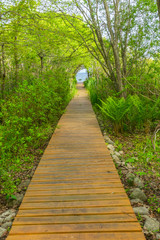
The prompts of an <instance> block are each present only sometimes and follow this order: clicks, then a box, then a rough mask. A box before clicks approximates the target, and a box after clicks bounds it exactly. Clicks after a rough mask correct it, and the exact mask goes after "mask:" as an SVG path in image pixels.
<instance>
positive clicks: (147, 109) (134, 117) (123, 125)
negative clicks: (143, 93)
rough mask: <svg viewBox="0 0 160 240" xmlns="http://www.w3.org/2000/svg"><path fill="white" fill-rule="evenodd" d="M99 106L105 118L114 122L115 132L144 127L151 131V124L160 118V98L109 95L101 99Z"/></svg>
mask: <svg viewBox="0 0 160 240" xmlns="http://www.w3.org/2000/svg"><path fill="white" fill-rule="evenodd" d="M99 108H100V109H101V111H102V114H103V116H104V118H105V119H108V120H110V121H111V122H112V123H113V127H114V131H115V133H116V134H117V133H119V132H123V131H124V130H125V131H134V130H136V129H144V130H146V133H148V132H149V131H150V124H151V122H153V121H156V120H158V119H159V116H160V98H157V100H155V101H152V100H149V99H146V98H142V97H141V98H140V97H139V96H137V95H129V96H128V97H127V98H126V99H125V98H116V97H109V98H107V99H106V101H101V105H99Z"/></svg>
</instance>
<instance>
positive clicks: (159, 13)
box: [157, 0, 160, 28]
mask: <svg viewBox="0 0 160 240" xmlns="http://www.w3.org/2000/svg"><path fill="white" fill-rule="evenodd" d="M157 7H158V17H159V28H160V0H157Z"/></svg>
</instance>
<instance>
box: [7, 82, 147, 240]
mask: <svg viewBox="0 0 160 240" xmlns="http://www.w3.org/2000/svg"><path fill="white" fill-rule="evenodd" d="M78 89H79V90H78V94H77V96H76V97H75V98H74V99H73V100H72V101H71V102H70V104H69V105H68V107H67V111H66V113H65V114H64V115H63V116H62V118H61V119H60V121H59V124H58V126H59V127H58V128H57V129H56V131H55V133H54V134H53V136H52V138H51V140H50V142H49V145H48V147H47V148H46V150H45V152H44V155H43V157H42V159H41V161H40V163H39V166H38V168H37V170H36V171H35V174H34V176H33V178H32V181H31V183H30V185H29V187H28V190H27V192H26V194H25V197H24V199H23V202H22V204H21V206H20V209H19V212H18V214H17V216H16V218H15V220H14V223H13V226H12V229H11V231H10V234H9V236H8V238H7V240H113V239H114V240H133V239H134V240H144V239H145V237H144V235H143V233H142V230H141V227H140V225H139V223H138V222H137V219H136V216H135V214H134V213H133V210H132V207H131V205H130V202H129V199H128V197H127V195H126V193H125V190H124V188H123V185H122V184H121V181H120V178H119V176H118V173H117V171H116V168H115V166H114V163H113V160H112V158H111V156H110V154H109V151H108V150H107V147H106V144H105V142H104V139H103V136H102V134H101V131H100V128H99V125H98V123H97V120H96V117H95V114H94V112H93V110H92V107H91V103H90V101H89V99H88V96H87V92H86V90H85V89H84V88H83V87H82V85H79V86H78Z"/></svg>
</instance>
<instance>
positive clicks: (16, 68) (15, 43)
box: [14, 37, 18, 87]
mask: <svg viewBox="0 0 160 240" xmlns="http://www.w3.org/2000/svg"><path fill="white" fill-rule="evenodd" d="M14 63H15V80H14V82H15V84H14V87H16V86H17V83H18V54H17V37H15V38H14Z"/></svg>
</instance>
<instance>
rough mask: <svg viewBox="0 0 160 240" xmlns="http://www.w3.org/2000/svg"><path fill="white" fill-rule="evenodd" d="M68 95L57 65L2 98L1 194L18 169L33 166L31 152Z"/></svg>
mask: <svg viewBox="0 0 160 240" xmlns="http://www.w3.org/2000/svg"><path fill="white" fill-rule="evenodd" d="M70 97H71V96H70V85H69V77H68V75H67V74H65V71H64V70H63V69H57V71H55V72H52V74H51V72H47V73H46V76H45V78H43V79H34V81H32V83H30V84H29V83H28V82H27V80H26V81H24V82H23V83H21V84H19V86H18V87H17V88H16V91H15V93H14V94H13V95H12V96H10V97H9V98H8V99H7V100H6V101H3V103H2V104H1V118H2V128H1V135H0V144H1V149H0V156H1V158H0V175H1V178H0V183H1V186H2V188H1V192H2V193H3V194H9V195H10V194H12V193H13V192H14V191H15V189H16V184H18V180H17V176H16V175H17V173H19V172H21V171H22V172H23V171H24V170H26V169H27V168H32V163H33V156H34V152H35V151H36V149H39V148H41V147H42V146H43V145H44V144H45V143H46V141H47V139H48V137H49V136H50V135H51V133H52V132H53V129H54V128H55V126H56V124H57V121H58V119H59V117H60V116H61V114H62V113H63V110H64V108H65V107H66V105H67V104H68V102H69V100H70Z"/></svg>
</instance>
